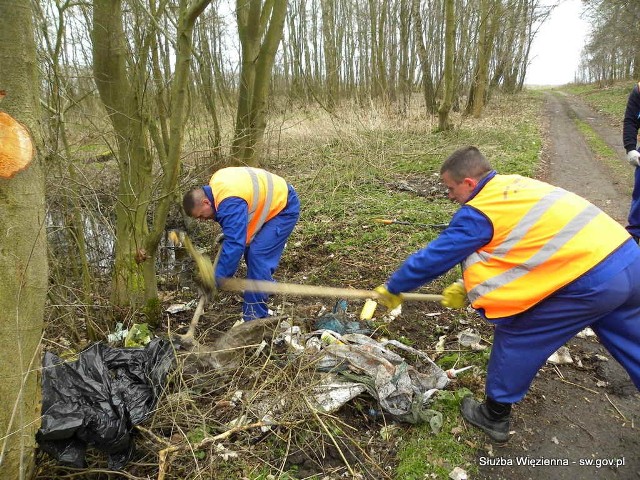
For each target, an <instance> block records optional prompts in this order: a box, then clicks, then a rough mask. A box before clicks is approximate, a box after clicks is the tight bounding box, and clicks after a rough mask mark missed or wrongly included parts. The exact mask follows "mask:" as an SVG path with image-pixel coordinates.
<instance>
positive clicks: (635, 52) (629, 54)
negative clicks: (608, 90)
mask: <svg viewBox="0 0 640 480" xmlns="http://www.w3.org/2000/svg"><path fill="white" fill-rule="evenodd" d="M582 3H583V5H584V15H585V17H586V18H587V19H588V20H589V22H590V24H591V28H592V31H591V35H590V37H589V40H588V42H587V44H586V45H585V48H584V50H583V53H582V61H581V64H580V71H579V74H578V77H577V80H578V81H581V82H587V83H591V82H599V83H601V84H603V85H606V84H610V83H612V82H614V81H615V80H622V79H628V78H634V79H635V80H640V35H638V28H639V25H640V2H638V1H629V0H582Z"/></svg>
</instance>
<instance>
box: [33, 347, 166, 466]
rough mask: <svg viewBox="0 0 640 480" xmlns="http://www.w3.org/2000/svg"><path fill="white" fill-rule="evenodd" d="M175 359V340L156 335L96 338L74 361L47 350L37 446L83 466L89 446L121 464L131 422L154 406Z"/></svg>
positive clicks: (129, 450)
mask: <svg viewBox="0 0 640 480" xmlns="http://www.w3.org/2000/svg"><path fill="white" fill-rule="evenodd" d="M173 365H174V354H173V346H172V345H171V343H170V342H168V341H167V340H163V339H160V338H156V339H154V340H152V341H151V342H150V343H149V344H148V345H147V346H146V347H145V348H111V347H109V346H107V345H105V344H103V343H96V344H94V345H92V346H91V347H89V348H87V349H86V350H84V351H83V352H82V353H81V354H80V355H79V358H78V360H76V361H74V362H64V361H63V360H62V359H60V358H59V357H57V356H56V355H54V354H52V353H50V352H46V353H45V355H44V360H43V369H42V425H41V427H40V429H39V430H38V433H37V434H36V440H37V441H38V444H39V445H40V448H41V449H42V450H44V451H45V452H47V453H48V454H50V455H51V456H52V457H54V458H55V459H56V460H58V461H59V462H60V463H62V464H64V465H68V466H73V467H78V468H83V467H85V466H86V463H85V451H86V448H87V447H88V446H92V447H95V448H98V449H99V450H102V451H104V452H105V453H107V454H108V455H109V460H108V465H109V468H110V469H112V470H119V469H122V468H123V467H124V466H125V464H126V463H127V462H128V461H129V460H130V458H131V456H132V455H133V452H134V442H133V434H132V428H133V427H134V426H135V425H138V424H140V423H142V422H143V421H144V420H146V419H147V418H148V417H149V415H150V414H151V413H152V412H153V409H154V407H155V404H156V401H157V399H158V396H159V395H160V393H161V391H162V388H163V386H164V384H165V380H166V376H167V374H168V372H169V371H170V370H171V369H172V367H173Z"/></svg>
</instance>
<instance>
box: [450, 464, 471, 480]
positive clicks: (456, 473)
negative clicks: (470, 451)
mask: <svg viewBox="0 0 640 480" xmlns="http://www.w3.org/2000/svg"><path fill="white" fill-rule="evenodd" d="M449 478H450V479H451V480H467V479H468V478H469V477H468V476H467V472H466V470H464V469H462V468H460V467H456V468H454V469H453V470H451V472H449Z"/></svg>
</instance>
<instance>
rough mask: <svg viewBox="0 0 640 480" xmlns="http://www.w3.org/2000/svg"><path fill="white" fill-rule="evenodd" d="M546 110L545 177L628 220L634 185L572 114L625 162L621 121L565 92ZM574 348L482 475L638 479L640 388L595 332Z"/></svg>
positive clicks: (529, 401)
mask: <svg viewBox="0 0 640 480" xmlns="http://www.w3.org/2000/svg"><path fill="white" fill-rule="evenodd" d="M545 110H546V119H547V123H548V125H547V126H548V129H547V130H548V137H547V138H548V140H547V142H546V144H545V148H544V155H543V157H544V158H545V160H546V167H545V180H547V181H549V182H550V183H552V184H555V185H558V186H560V187H563V188H565V189H567V190H571V191H574V192H576V193H578V194H580V195H582V196H583V197H585V198H587V199H589V200H590V201H591V202H593V203H594V204H596V205H597V206H599V207H600V208H601V209H603V210H604V211H605V212H607V213H608V214H609V215H611V216H612V217H613V218H615V219H616V220H618V221H619V222H620V223H622V224H625V222H626V217H627V212H628V208H629V200H630V196H629V194H628V191H629V185H625V184H624V182H625V179H624V178H623V179H620V178H613V177H612V175H611V172H610V171H609V169H607V167H606V166H605V165H603V164H602V163H601V162H599V161H598V160H597V159H596V158H595V155H594V154H593V153H592V152H591V150H590V149H589V146H588V145H587V142H586V141H585V140H584V139H583V137H582V135H581V134H580V132H579V130H578V129H577V127H576V125H575V121H574V119H576V118H577V119H580V120H582V121H583V122H585V123H587V124H589V125H590V126H591V128H592V129H593V130H594V131H595V132H596V133H597V134H598V136H599V137H600V138H601V139H602V140H603V141H604V142H606V143H607V144H608V145H609V146H610V147H612V148H613V149H615V151H616V152H617V154H618V156H619V159H620V161H621V162H624V161H625V160H624V158H625V157H624V150H623V148H622V141H621V140H622V139H621V131H620V126H619V125H612V122H611V121H610V120H609V119H607V118H604V117H602V116H601V115H599V114H598V113H597V112H595V111H593V110H592V109H590V108H589V107H588V106H586V105H585V104H584V103H582V102H581V101H580V100H579V99H577V98H575V97H573V96H567V95H562V94H560V93H547V94H546V108H545ZM629 170H631V168H629ZM628 178H629V179H631V174H629V177H628ZM629 181H630V180H629ZM568 347H569V349H570V351H571V355H572V357H573V360H574V363H573V364H569V365H560V366H555V367H554V366H552V365H550V364H547V366H546V367H545V368H544V369H543V370H542V371H541V372H540V374H539V376H538V377H537V378H536V380H535V381H534V383H533V385H532V388H531V390H530V392H529V394H528V395H527V397H526V398H525V399H524V400H523V401H522V402H520V403H519V404H518V405H516V406H515V407H514V421H513V423H512V430H513V431H514V432H515V433H514V434H513V436H512V438H511V440H510V442H509V443H508V444H507V445H506V446H502V447H501V446H497V445H493V446H489V445H485V446H484V448H482V449H480V451H479V456H478V458H477V461H478V463H479V465H480V466H481V468H480V471H481V477H482V478H486V479H505V480H506V479H509V480H524V479H547V478H549V479H581V480H589V479H640V455H639V452H640V394H638V393H637V390H636V389H635V388H634V387H633V384H632V383H631V381H630V380H629V378H628V376H627V375H626V372H624V370H623V369H622V368H621V367H620V365H619V364H618V363H617V362H616V361H615V360H613V359H612V358H611V356H610V355H609V353H608V352H607V351H606V350H605V349H604V347H602V346H601V345H600V344H599V343H598V342H597V340H596V339H595V338H594V337H592V338H585V339H579V338H575V339H573V340H572V341H571V342H569V344H568Z"/></svg>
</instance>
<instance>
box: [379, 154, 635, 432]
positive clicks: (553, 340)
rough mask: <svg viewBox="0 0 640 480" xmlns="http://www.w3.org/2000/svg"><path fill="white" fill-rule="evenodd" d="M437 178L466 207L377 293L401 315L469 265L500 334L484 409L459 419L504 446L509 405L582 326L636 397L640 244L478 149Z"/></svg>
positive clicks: (484, 310)
mask: <svg viewBox="0 0 640 480" xmlns="http://www.w3.org/2000/svg"><path fill="white" fill-rule="evenodd" d="M440 175H441V180H442V182H443V183H444V184H445V185H446V187H447V189H448V192H449V198H450V199H452V200H455V201H456V202H458V203H459V204H461V205H462V207H461V208H460V209H459V210H458V211H457V212H456V213H455V214H454V216H453V218H452V219H451V222H450V224H449V227H448V228H447V229H446V230H444V231H443V232H442V233H441V234H440V235H439V236H438V238H436V239H435V240H433V241H432V242H431V243H429V245H428V246H427V247H426V248H424V249H422V250H420V251H418V252H416V253H414V254H413V255H411V256H410V257H409V258H408V259H407V260H406V261H405V262H404V264H403V265H402V266H401V267H400V268H399V269H398V270H397V271H396V272H395V273H394V274H393V275H391V277H390V278H389V279H388V281H387V283H386V284H385V285H381V286H380V287H378V288H377V291H378V292H379V293H380V294H381V295H383V297H384V299H379V301H381V303H383V305H385V306H387V307H388V308H395V307H396V306H397V305H399V304H400V302H401V301H402V296H401V294H402V292H407V291H410V290H413V289H415V288H417V287H419V286H421V285H423V284H425V283H427V282H430V281H431V280H433V279H435V278H436V277H438V276H439V275H442V274H443V273H445V272H447V271H448V270H449V269H451V268H453V267H455V266H456V265H457V264H458V263H459V262H462V264H463V280H464V288H465V289H466V291H467V297H468V299H469V301H470V302H471V306H472V307H473V308H475V309H476V310H477V311H478V312H479V313H480V314H481V315H482V316H483V317H484V318H485V319H487V320H488V321H490V322H491V323H493V324H494V325H495V331H494V339H493V348H492V350H491V356H490V359H489V365H488V368H487V380H486V385H485V394H486V395H485V396H486V398H485V401H484V402H483V403H479V402H477V401H476V400H474V399H473V398H471V397H467V398H465V399H463V402H462V407H461V410H462V416H463V417H464V418H465V419H466V420H467V421H468V422H470V423H471V424H473V425H475V426H477V427H479V428H481V429H482V430H483V431H484V432H485V433H487V434H488V435H489V436H490V437H491V438H492V439H494V440H496V441H498V442H504V441H506V440H508V438H509V417H510V412H511V404H512V403H514V402H518V401H520V400H522V398H523V397H524V396H525V394H526V393H527V390H528V389H529V386H530V384H531V382H532V381H533V378H534V377H535V375H536V373H537V372H538V370H539V369H540V367H542V366H543V365H544V363H545V361H546V360H547V358H549V356H551V355H552V354H553V353H554V352H555V351H556V350H557V349H558V348H559V347H561V346H562V345H564V344H565V343H566V342H567V341H569V340H570V339H571V338H572V337H573V336H574V335H576V334H577V333H579V332H580V331H581V330H582V329H584V328H585V327H591V328H592V329H593V330H594V331H595V332H596V334H597V335H598V337H599V339H600V342H601V343H602V345H604V346H605V347H606V348H607V350H609V352H610V353H611V355H613V357H614V358H616V359H617V360H618V361H619V362H620V363H621V364H622V366H623V367H624V368H625V369H626V370H627V372H628V373H629V375H630V377H631V379H632V380H633V382H634V384H635V385H636V387H637V388H640V247H638V245H636V244H635V242H634V241H633V240H632V238H631V237H630V236H629V233H628V232H627V231H626V230H625V229H624V228H623V227H622V226H621V225H620V224H618V223H617V222H616V221H615V220H613V219H612V218H611V217H609V216H608V215H606V214H605V213H604V212H602V211H601V210H600V209H598V208H597V207H596V206H594V205H592V204H591V203H589V202H588V201H587V200H585V199H583V198H581V197H579V196H578V195H575V194H573V193H571V192H568V191H566V190H563V189H561V188H558V187H555V186H552V185H549V184H547V183H544V182H540V181H537V180H533V179H530V178H526V177H522V176H519V175H500V174H498V173H496V171H495V170H493V169H492V167H491V165H490V164H489V162H488V161H487V160H486V159H485V157H484V156H483V155H482V154H481V153H480V151H479V150H478V149H477V148H475V147H466V148H462V149H460V150H457V151H456V152H454V153H453V154H452V155H451V156H450V157H449V158H447V159H446V160H445V161H444V163H443V164H442V167H441V169H440ZM448 288H462V287H461V286H460V285H457V284H454V285H452V286H451V287H448Z"/></svg>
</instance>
